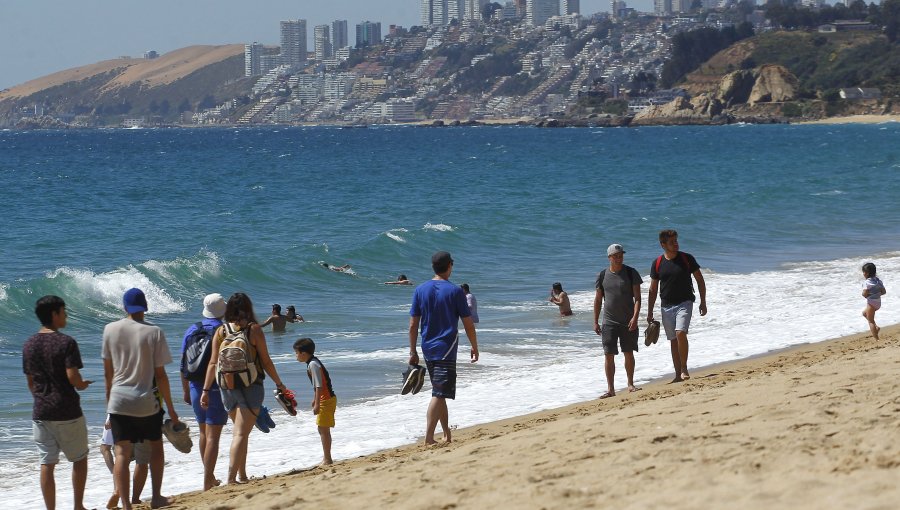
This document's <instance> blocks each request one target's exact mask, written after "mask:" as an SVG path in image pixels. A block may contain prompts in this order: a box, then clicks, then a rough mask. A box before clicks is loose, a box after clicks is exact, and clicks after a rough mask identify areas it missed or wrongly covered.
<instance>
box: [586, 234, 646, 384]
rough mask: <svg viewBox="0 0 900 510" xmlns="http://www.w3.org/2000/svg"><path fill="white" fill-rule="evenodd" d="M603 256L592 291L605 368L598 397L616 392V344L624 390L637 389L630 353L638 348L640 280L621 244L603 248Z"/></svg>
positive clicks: (632, 359) (632, 353)
mask: <svg viewBox="0 0 900 510" xmlns="http://www.w3.org/2000/svg"><path fill="white" fill-rule="evenodd" d="M606 258H608V259H609V268H607V269H604V270H603V271H601V272H600V274H598V275H597V281H596V288H597V291H596V293H595V294H594V332H595V333H597V334H598V335H600V336H601V337H602V338H603V340H602V342H603V354H604V357H605V371H606V393H604V394H603V395H601V396H600V398H609V397H612V396H615V394H616V386H615V381H614V379H615V375H616V355H617V354H619V346H621V347H622V353H623V354H624V355H625V373H626V374H627V375H628V391H637V390H639V389H640V388H638V387H636V386H635V385H634V353H635V352H637V350H638V326H637V322H638V315H639V314H640V313H641V284H642V283H643V281H642V280H641V275H640V274H639V273H638V272H637V271H636V270H635V269H634V268H633V267H631V266H626V265H625V263H624V262H625V249H624V248H622V245H621V244H611V245H609V248H607V249H606ZM604 299H605V300H606V304H605V305H604V303H603V300H604ZM601 310H602V311H603V321H602V322H601V321H600V312H601Z"/></svg>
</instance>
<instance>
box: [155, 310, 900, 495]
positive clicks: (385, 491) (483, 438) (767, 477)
mask: <svg viewBox="0 0 900 510" xmlns="http://www.w3.org/2000/svg"><path fill="white" fill-rule="evenodd" d="M617 361H619V364H621V360H617ZM848 362H849V363H848ZM898 366H900V325H893V326H886V327H884V328H883V329H882V335H881V340H879V341H875V340H874V339H873V338H871V337H870V336H868V335H867V334H864V333H858V334H854V335H850V336H846V337H841V338H835V339H831V340H826V341H822V342H817V343H812V344H801V345H796V346H792V347H787V348H785V349H779V350H776V351H772V352H769V353H765V354H760V355H757V356H751V357H749V358H744V359H740V360H734V361H729V362H724V363H719V364H714V365H711V366H708V367H703V368H699V369H695V370H694V371H693V373H692V378H691V380H690V381H686V382H685V383H680V384H670V383H669V379H668V378H669V377H671V374H668V375H667V376H664V377H663V378H660V379H657V380H654V381H652V382H650V383H647V384H645V385H644V386H643V390H642V391H639V392H636V393H619V394H617V396H616V397H613V398H610V399H604V400H597V399H594V400H590V401H586V402H581V403H577V404H571V405H568V406H564V407H561V408H557V409H550V410H546V411H541V412H537V413H533V414H528V415H524V416H519V417H514V418H507V419H504V420H500V421H496V422H491V423H487V424H483V425H477V426H473V427H468V428H464V429H459V430H455V431H454V442H453V443H452V444H450V445H442V446H439V447H430V448H429V447H425V446H424V445H421V444H410V445H406V446H401V447H398V448H391V449H386V450H382V451H379V452H376V453H373V454H370V455H365V456H361V457H357V458H353V459H347V460H342V461H338V462H336V463H335V464H334V465H332V466H329V467H318V468H310V469H307V470H294V471H290V472H287V473H282V474H276V475H269V476H267V477H265V478H262V479H257V480H252V481H251V482H250V483H248V484H246V485H234V486H221V487H217V488H214V489H212V490H211V491H208V492H199V491H197V492H190V493H185V494H181V495H179V496H176V501H175V504H174V505H172V506H171V507H170V508H175V509H188V508H216V509H225V508H241V507H244V506H246V505H248V504H252V505H253V506H254V507H255V508H273V509H274V508H295V507H299V506H307V505H309V504H315V505H316V506H319V507H323V508H348V507H349V508H357V507H363V506H372V505H374V506H376V507H386V506H388V505H390V506H392V507H400V508H423V507H426V506H434V505H437V506H438V507H445V508H449V507H462V508H480V507H485V506H488V505H504V506H506V505H511V504H518V505H520V506H525V507H541V506H543V507H558V506H559V505H562V504H565V505H567V506H569V505H574V507H576V508H583V507H591V506H603V507H607V506H611V505H614V504H615V505H617V506H618V505H624V506H626V507H630V506H634V507H635V508H662V507H663V506H670V505H671V504H672V501H671V498H672V497H673V495H674V494H677V496H678V499H679V500H682V501H687V502H688V503H687V507H688V508H696V507H697V506H692V505H691V504H690V502H691V501H698V500H699V501H703V504H702V505H700V506H699V507H702V508H713V507H716V506H722V505H726V504H727V505H729V506H730V507H736V508H758V507H759V506H763V505H771V504H773V503H774V504H776V505H777V506H781V507H793V508H810V509H812V508H821V507H823V506H825V505H830V506H834V505H841V506H843V505H848V506H854V507H861V508H867V507H871V508H875V507H883V508H888V507H890V506H891V502H893V501H897V500H898V498H900V488H898V487H897V486H896V484H895V483H894V481H895V480H896V477H897V476H898V475H900V383H898V382H896V381H895V376H894V374H893V373H892V372H895V371H896V368H894V367H898ZM601 389H602V388H599V387H598V395H599V393H600V390H601ZM885 389H887V391H885ZM851 397H852V398H851ZM422 411H423V412H422V413H421V414H422V416H418V415H417V416H415V417H411V419H419V418H421V419H422V421H424V409H423V410H422ZM338 425H339V426H340V423H339V424H338ZM309 447H311V448H318V447H319V445H318V444H316V445H311V446H309ZM288 455H289V453H288ZM223 460H224V461H225V462H226V463H227V458H223V459H220V466H221V464H222V461H223ZM437 472H439V473H441V474H440V475H437V474H435V473H437ZM164 484H165V482H164ZM164 487H165V485H164ZM323 487H327V490H321V489H320V488H323ZM164 493H165V488H164ZM861 495H864V496H861ZM145 506H147V505H145Z"/></svg>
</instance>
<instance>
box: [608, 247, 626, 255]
mask: <svg viewBox="0 0 900 510" xmlns="http://www.w3.org/2000/svg"><path fill="white" fill-rule="evenodd" d="M616 253H625V248H622V245H621V244H611V245H609V248H607V249H606V256H607V257H611V256H613V255H615V254H616Z"/></svg>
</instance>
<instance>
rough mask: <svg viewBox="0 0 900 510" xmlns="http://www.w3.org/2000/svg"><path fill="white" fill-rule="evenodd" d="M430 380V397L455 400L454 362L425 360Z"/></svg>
mask: <svg viewBox="0 0 900 510" xmlns="http://www.w3.org/2000/svg"><path fill="white" fill-rule="evenodd" d="M425 366H426V367H428V376H429V377H430V378H431V396H432V397H440V398H449V399H451V400H453V399H455V398H456V360H437V361H428V360H425Z"/></svg>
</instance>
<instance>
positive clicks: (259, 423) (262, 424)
mask: <svg viewBox="0 0 900 510" xmlns="http://www.w3.org/2000/svg"><path fill="white" fill-rule="evenodd" d="M256 428H258V429H259V430H261V431H262V432H263V433H265V434H268V433H269V430H271V429H274V428H275V422H274V421H273V420H272V417H271V416H269V408H268V407H266V406H262V407H260V408H259V414H257V415H256Z"/></svg>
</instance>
